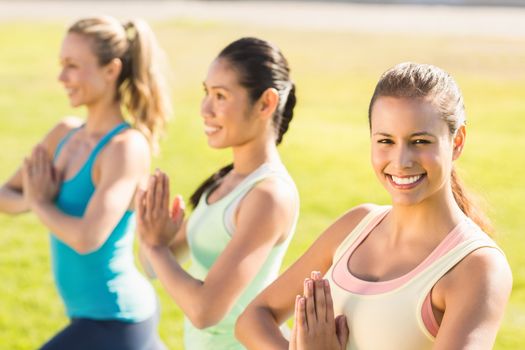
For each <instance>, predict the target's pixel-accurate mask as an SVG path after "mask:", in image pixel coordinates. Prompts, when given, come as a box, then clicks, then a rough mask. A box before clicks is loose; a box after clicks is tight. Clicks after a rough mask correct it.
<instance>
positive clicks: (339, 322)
mask: <svg viewBox="0 0 525 350" xmlns="http://www.w3.org/2000/svg"><path fill="white" fill-rule="evenodd" d="M335 333H336V335H337V340H338V341H339V345H340V346H341V348H342V349H345V348H346V344H348V338H349V336H350V331H349V330H348V324H347V322H346V317H345V316H344V315H339V316H337V318H336V319H335Z"/></svg>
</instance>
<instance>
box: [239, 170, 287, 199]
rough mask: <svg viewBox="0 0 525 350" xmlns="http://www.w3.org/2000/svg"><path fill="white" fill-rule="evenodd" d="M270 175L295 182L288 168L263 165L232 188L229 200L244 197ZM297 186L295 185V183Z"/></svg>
mask: <svg viewBox="0 0 525 350" xmlns="http://www.w3.org/2000/svg"><path fill="white" fill-rule="evenodd" d="M270 177H277V178H280V179H283V180H285V181H287V182H290V183H292V184H293V181H292V180H291V179H290V177H289V175H288V173H287V172H286V170H285V169H284V168H283V169H280V168H276V167H272V166H270V165H268V164H263V165H261V166H260V167H259V168H258V169H256V170H255V171H254V172H253V173H251V174H250V175H248V176H247V177H246V178H245V179H244V180H243V181H241V183H239V185H237V186H236V187H235V188H234V189H233V190H232V196H231V198H232V200H231V201H229V202H230V203H231V202H234V201H235V200H236V199H238V198H240V197H243V196H244V195H245V194H246V193H247V192H248V191H250V190H251V189H252V188H253V187H254V186H255V185H257V184H258V183H259V182H261V181H263V180H265V179H267V178H270ZM294 187H295V185H294Z"/></svg>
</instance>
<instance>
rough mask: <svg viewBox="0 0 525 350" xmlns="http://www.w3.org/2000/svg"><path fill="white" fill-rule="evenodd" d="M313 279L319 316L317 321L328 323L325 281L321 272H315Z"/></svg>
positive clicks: (312, 274)
mask: <svg viewBox="0 0 525 350" xmlns="http://www.w3.org/2000/svg"><path fill="white" fill-rule="evenodd" d="M311 277H312V281H313V282H314V300H315V314H316V315H317V320H318V321H319V322H327V321H328V320H327V317H326V298H325V292H324V281H323V279H322V277H321V273H320V272H319V271H313V272H312V273H311ZM330 321H331V320H330Z"/></svg>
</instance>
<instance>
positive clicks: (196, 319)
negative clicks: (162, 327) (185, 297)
mask: <svg viewBox="0 0 525 350" xmlns="http://www.w3.org/2000/svg"><path fill="white" fill-rule="evenodd" d="M210 309H211V307H207V306H206V305H205V303H200V306H197V307H194V308H193V309H192V310H191V311H190V312H189V313H188V314H186V317H188V319H189V320H190V322H191V324H192V325H193V326H194V327H195V328H197V329H205V328H208V327H212V326H215V325H216V324H217V323H219V322H220V321H221V320H222V319H223V318H224V316H225V315H223V314H218V313H217V312H212V310H210Z"/></svg>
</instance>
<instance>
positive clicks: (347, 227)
mask: <svg viewBox="0 0 525 350" xmlns="http://www.w3.org/2000/svg"><path fill="white" fill-rule="evenodd" d="M372 208H373V207H372V206H370V205H362V206H359V207H356V208H354V209H352V210H350V211H349V212H347V213H346V214H344V215H343V216H342V217H340V218H339V219H338V220H337V221H335V222H334V223H333V224H332V225H331V226H330V227H329V228H328V229H327V230H326V231H325V232H323V234H322V235H321V236H320V237H319V238H318V239H317V240H316V241H315V242H314V243H313V244H312V246H310V248H309V249H308V250H307V251H306V252H305V253H304V254H303V255H302V256H301V257H300V258H299V259H298V260H297V261H296V262H295V263H294V264H293V265H292V266H291V267H290V268H288V270H286V271H285V272H284V273H283V274H282V275H281V276H280V277H279V278H278V279H277V280H276V281H275V282H273V283H272V284H271V285H270V286H268V288H266V289H265V290H264V291H263V292H261V293H260V294H259V295H258V296H257V298H255V299H254V300H253V301H252V302H251V303H250V305H249V306H248V307H247V308H246V310H245V311H244V312H243V313H242V314H241V316H240V317H239V319H238V320H237V324H236V327H235V336H236V337H237V338H238V339H239V340H240V341H241V343H242V344H243V345H244V346H246V347H247V348H248V349H288V341H287V340H286V339H284V337H283V336H282V334H281V332H280V330H279V326H280V325H281V324H282V323H284V322H285V321H286V320H287V319H288V318H289V317H290V316H291V314H292V312H293V311H294V305H295V302H296V298H297V296H298V295H301V294H303V291H304V281H305V278H308V277H309V276H310V273H311V272H312V271H319V272H320V273H321V274H322V275H324V274H325V273H326V271H327V270H328V269H329V268H330V266H331V265H332V258H333V255H334V253H335V250H336V249H337V247H338V246H339V245H340V243H341V242H342V241H343V240H344V239H345V237H346V236H347V235H348V234H349V233H350V232H351V231H352V230H353V228H354V227H355V226H356V225H357V224H358V223H359V222H360V221H361V220H362V218H363V217H365V215H366V214H368V213H369V212H370V210H371V209H372Z"/></svg>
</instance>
